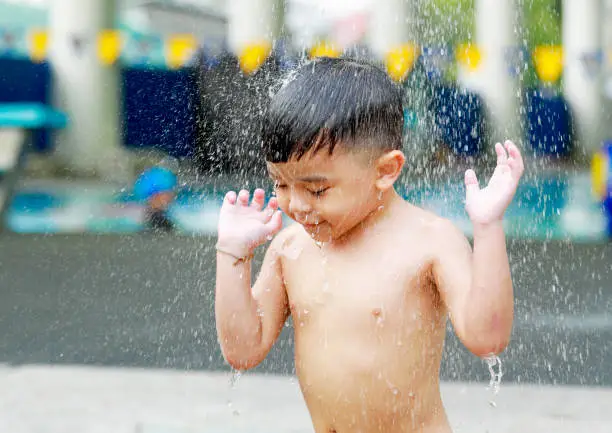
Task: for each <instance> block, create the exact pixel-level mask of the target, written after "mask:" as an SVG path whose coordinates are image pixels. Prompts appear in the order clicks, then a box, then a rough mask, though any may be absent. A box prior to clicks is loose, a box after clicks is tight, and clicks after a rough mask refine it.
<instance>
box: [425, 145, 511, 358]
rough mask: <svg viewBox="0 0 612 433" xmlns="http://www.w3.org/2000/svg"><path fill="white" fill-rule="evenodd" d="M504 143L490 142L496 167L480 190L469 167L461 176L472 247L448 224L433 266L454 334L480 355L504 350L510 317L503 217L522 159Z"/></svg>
mask: <svg viewBox="0 0 612 433" xmlns="http://www.w3.org/2000/svg"><path fill="white" fill-rule="evenodd" d="M504 146H505V149H504V147H503V146H502V145H501V144H499V143H498V144H497V145H496V146H495V149H496V152H497V167H496V168H495V172H494V173H493V176H492V177H491V179H490V181H489V184H488V185H487V186H486V187H485V188H483V189H480V187H479V186H478V181H477V179H476V175H475V174H474V172H473V171H472V170H468V171H467V172H466V175H465V183H466V210H467V212H468V214H469V216H470V219H471V221H472V224H473V226H474V248H473V251H472V250H471V249H470V245H469V243H468V242H467V239H466V238H465V236H464V235H463V233H461V232H460V231H459V230H458V229H457V228H455V227H454V226H453V225H452V224H451V223H448V225H447V227H446V228H444V229H443V230H442V231H443V236H442V238H443V239H444V245H443V248H442V247H441V248H439V251H438V255H437V260H436V263H435V266H434V272H435V276H436V281H437V284H438V289H439V291H440V294H441V296H442V298H443V299H444V301H445V303H446V305H447V307H448V309H449V313H450V316H451V320H452V322H453V326H454V328H455V332H456V333H457V336H458V337H459V338H460V339H461V341H462V342H463V344H464V345H465V346H466V347H467V348H468V349H469V350H470V351H471V352H472V353H474V354H475V355H477V356H481V357H483V356H487V355H490V354H497V353H499V352H501V351H503V350H504V349H505V348H506V346H507V345H508V341H509V340H510V334H511V332H512V322H513V317H514V295H513V287H512V278H511V275H510V265H509V263H508V254H507V251H506V239H505V234H504V229H503V215H504V212H505V210H506V208H507V207H508V205H509V204H510V202H511V201H512V198H513V197H514V194H515V192H516V188H517V186H518V182H519V180H520V177H521V175H522V173H523V160H522V157H521V154H520V152H519V150H518V148H517V147H516V146H515V145H514V144H513V143H511V142H506V143H505V145H504ZM506 151H507V153H506ZM441 246H442V245H441Z"/></svg>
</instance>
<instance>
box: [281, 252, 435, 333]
mask: <svg viewBox="0 0 612 433" xmlns="http://www.w3.org/2000/svg"><path fill="white" fill-rule="evenodd" d="M283 275H284V278H285V285H286V288H287V292H288V296H289V303H290V307H291V313H292V316H293V319H294V322H296V325H298V326H299V325H300V324H301V325H302V326H304V325H306V324H308V323H310V322H312V321H313V320H316V319H317V318H320V319H324V320H325V321H326V322H328V321H329V320H330V319H333V318H343V319H342V320H343V322H342V324H340V323H339V325H346V326H354V325H356V324H359V325H360V326H361V325H363V324H369V323H370V324H372V325H373V326H375V327H376V326H381V325H382V324H386V325H405V324H406V323H405V322H406V321H416V320H418V319H423V317H421V316H422V315H423V314H426V315H427V314H429V313H433V312H434V310H437V309H438V305H437V292H436V289H435V287H434V284H433V279H432V275H431V266H430V263H428V261H427V260H426V259H425V258H424V257H419V256H416V255H413V256H406V255H405V256H403V257H402V256H399V255H397V254H395V255H394V254H387V255H380V254H377V253H376V252H375V251H374V252H372V253H365V254H360V253H356V254H350V255H325V254H324V253H323V252H322V251H318V250H312V251H306V252H304V253H303V254H302V255H301V256H300V257H299V258H297V259H295V260H291V261H289V260H285V263H284V265H283ZM398 322H402V323H398Z"/></svg>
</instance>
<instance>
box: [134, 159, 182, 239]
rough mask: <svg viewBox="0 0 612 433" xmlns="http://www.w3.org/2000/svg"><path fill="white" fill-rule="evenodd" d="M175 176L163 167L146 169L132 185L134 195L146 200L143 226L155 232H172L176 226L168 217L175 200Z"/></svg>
mask: <svg viewBox="0 0 612 433" xmlns="http://www.w3.org/2000/svg"><path fill="white" fill-rule="evenodd" d="M176 185H177V180H176V174H175V173H174V172H173V171H172V170H170V169H168V168H165V167H159V166H156V167H152V168H148V169H146V170H145V171H143V172H142V173H141V175H140V176H139V177H138V179H137V180H136V182H135V183H134V194H135V195H136V197H138V198H139V199H143V200H146V203H147V208H146V211H145V224H146V227H147V229H149V230H153V231H156V232H172V231H174V230H175V228H176V226H175V224H174V222H173V221H172V220H171V219H170V217H169V215H168V210H169V209H170V206H171V205H172V204H173V203H174V200H175V199H176Z"/></svg>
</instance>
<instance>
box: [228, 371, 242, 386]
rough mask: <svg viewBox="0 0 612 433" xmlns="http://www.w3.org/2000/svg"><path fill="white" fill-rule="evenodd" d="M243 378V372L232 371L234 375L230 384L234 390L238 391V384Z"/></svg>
mask: <svg viewBox="0 0 612 433" xmlns="http://www.w3.org/2000/svg"><path fill="white" fill-rule="evenodd" d="M241 377H242V371H240V370H234V369H232V375H231V376H230V380H229V383H230V386H231V387H232V389H236V386H238V382H239V381H240V378H241Z"/></svg>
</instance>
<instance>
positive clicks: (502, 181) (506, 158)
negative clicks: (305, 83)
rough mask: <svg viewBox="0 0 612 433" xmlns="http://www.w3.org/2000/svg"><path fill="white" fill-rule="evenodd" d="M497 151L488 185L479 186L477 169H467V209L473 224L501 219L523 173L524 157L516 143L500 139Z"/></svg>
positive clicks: (482, 223) (489, 222)
mask: <svg viewBox="0 0 612 433" xmlns="http://www.w3.org/2000/svg"><path fill="white" fill-rule="evenodd" d="M504 148H505V149H504ZM506 151H507V153H506ZM495 152H496V153H497V167H495V171H494V172H493V176H491V179H490V180H489V184H488V185H487V186H486V187H484V188H482V189H480V187H479V186H478V179H477V178H476V173H474V170H467V171H466V172H465V190H466V191H465V209H466V211H467V213H468V215H469V216H470V219H471V220H472V223H473V224H479V225H487V224H491V223H495V222H500V221H501V220H502V219H503V216H504V212H505V211H506V208H507V207H508V205H509V204H510V202H511V201H512V198H513V197H514V193H515V192H516V188H517V186H518V182H519V180H520V178H521V176H522V174H523V170H524V165H523V158H522V156H521V152H520V151H519V149H518V147H516V145H515V144H514V143H512V142H511V141H506V142H505V143H504V145H503V146H502V145H501V143H497V144H496V145H495Z"/></svg>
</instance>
